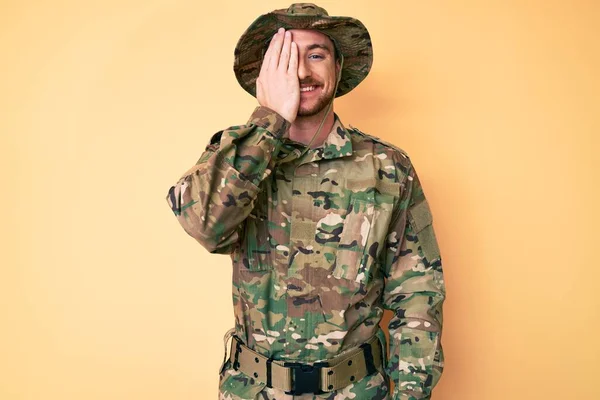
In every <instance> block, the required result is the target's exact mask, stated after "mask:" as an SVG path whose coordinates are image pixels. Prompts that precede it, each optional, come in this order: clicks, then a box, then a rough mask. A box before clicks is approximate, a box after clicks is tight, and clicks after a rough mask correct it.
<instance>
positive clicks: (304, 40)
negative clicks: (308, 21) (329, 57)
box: [289, 29, 334, 50]
mask: <svg viewBox="0 0 600 400" xmlns="http://www.w3.org/2000/svg"><path fill="white" fill-rule="evenodd" d="M289 31H290V32H291V34H292V40H293V41H294V42H296V44H297V45H298V46H299V47H304V46H309V45H311V44H314V43H318V44H324V45H326V46H327V47H329V48H330V49H331V50H333V48H334V46H333V42H332V41H331V39H330V38H329V36H327V35H325V34H324V33H321V32H319V31H315V30H312V29H290V30H289Z"/></svg>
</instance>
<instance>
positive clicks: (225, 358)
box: [219, 328, 235, 374]
mask: <svg viewBox="0 0 600 400" xmlns="http://www.w3.org/2000/svg"><path fill="white" fill-rule="evenodd" d="M234 333H235V328H231V329H230V330H228V331H227V332H226V333H225V336H223V344H224V345H225V351H224V353H223V363H222V364H221V369H220V370H219V373H220V374H222V373H223V370H224V369H225V364H226V363H227V343H228V342H229V339H231V337H232V336H233V334H234Z"/></svg>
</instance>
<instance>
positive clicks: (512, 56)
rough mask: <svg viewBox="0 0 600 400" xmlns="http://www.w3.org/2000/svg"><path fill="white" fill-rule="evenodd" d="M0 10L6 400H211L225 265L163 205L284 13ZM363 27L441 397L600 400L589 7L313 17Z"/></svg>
mask: <svg viewBox="0 0 600 400" xmlns="http://www.w3.org/2000/svg"><path fill="white" fill-rule="evenodd" d="M201 3H202V2H201V1H199V0H194V1H191V0H189V1H173V0H170V1H168V0H143V1H142V0H118V1H117V0H103V1H99V0H98V1H73V0H62V1H59V0H56V1H45V2H44V1H17V0H13V1H1V2H0V51H1V53H0V132H1V143H0V146H1V147H0V148H1V157H0V163H1V172H0V176H1V182H0V183H1V185H2V186H1V187H2V205H1V207H0V213H1V215H0V217H1V218H2V219H1V221H2V223H1V226H2V228H1V229H2V231H1V235H2V237H1V238H0V239H1V240H2V242H1V243H2V251H1V256H0V257H1V258H0V260H1V261H0V262H1V269H0V271H1V276H0V311H1V315H0V317H1V323H2V326H1V330H0V398H1V399H7V400H21V399H27V400H33V399H35V400H37V399H40V400H41V399H44V400H45V399H85V400H95V399H111V400H112V399H127V400H128V399H144V400H152V399H182V400H183V399H213V398H216V393H217V369H218V366H219V364H220V362H221V357H222V335H223V333H224V332H225V331H226V330H227V329H228V328H229V327H230V326H231V325H232V323H233V314H232V310H231V299H230V292H229V288H230V279H231V267H230V265H229V261H228V258H227V257H223V256H217V255H209V254H208V253H207V252H206V251H205V250H204V249H203V248H201V246H200V245H199V244H197V243H196V242H195V241H194V240H193V239H192V238H191V237H189V236H187V234H186V233H185V232H184V231H183V229H182V228H181V227H180V226H179V225H178V223H177V221H176V220H175V218H174V216H173V215H172V213H171V210H170V209H169V208H168V206H167V203H166V201H165V196H166V194H167V191H168V189H169V187H170V186H171V185H172V184H174V183H175V181H176V180H177V179H178V178H179V176H180V175H181V174H182V173H184V172H185V171H186V170H187V169H188V168H189V167H191V166H192V165H193V164H194V163H195V162H196V160H197V159H198V157H199V156H200V154H201V152H202V151H203V149H204V146H205V144H206V143H207V141H208V140H209V138H210V136H211V135H212V134H213V133H214V132H216V131H218V130H220V129H223V128H225V127H227V126H230V125H236V124H243V123H245V122H246V120H247V118H248V116H249V115H250V113H251V111H252V110H253V108H254V106H255V105H256V100H255V99H254V98H252V97H251V96H249V95H247V94H246V93H245V92H244V91H243V90H242V89H241V88H240V87H239V86H238V84H237V82H236V80H235V78H234V75H233V72H232V63H233V49H234V46H235V44H236V42H237V39H238V38H239V36H240V35H241V34H242V32H243V31H244V30H245V29H246V27H247V26H248V25H249V24H250V23H251V22H252V21H253V20H254V18H256V17H257V16H258V15H259V14H261V13H265V12H268V11H270V10H272V9H274V8H284V7H287V6H288V5H289V3H287V2H279V1H278V2H275V1H261V2H258V1H254V2H250V1H243V2H242V1H239V2H234V1H227V0H222V1H216V2H211V4H204V5H203V4H201ZM319 4H320V5H322V6H324V7H325V8H327V9H328V11H329V12H330V13H331V14H332V15H351V16H355V17H357V18H359V19H360V20H361V21H363V23H364V24H365V25H366V26H367V28H368V29H369V31H370V33H371V35H372V38H373V46H374V59H375V61H374V65H373V69H372V70H371V74H370V75H369V77H368V78H367V79H366V80H365V81H364V82H363V84H362V85H361V86H360V87H359V88H357V89H356V90H355V91H354V92H352V93H351V94H349V95H347V96H344V97H342V98H340V99H338V101H336V108H335V110H336V112H337V113H338V114H339V115H340V117H341V118H342V121H343V122H344V123H345V124H346V125H348V124H352V125H353V126H357V127H359V128H360V129H361V130H363V131H365V132H368V133H371V134H374V135H376V136H379V137H382V138H383V139H385V140H388V141H391V142H393V143H395V144H396V145H398V146H400V147H401V148H403V149H404V150H406V151H407V152H408V153H409V155H410V156H411V158H412V159H413V162H414V164H415V166H416V168H417V170H418V171H419V175H420V177H421V180H422V181H423V184H424V187H425V191H426V194H427V196H428V198H429V200H430V204H431V207H432V210H433V214H434V225H435V229H436V233H437V236H438V239H439V242H440V247H441V250H442V253H443V258H444V262H445V263H444V269H445V276H446V285H447V292H448V296H447V300H446V303H445V308H444V311H445V320H444V333H443V345H444V350H445V354H446V369H445V372H444V375H443V377H442V380H441V381H440V384H439V385H438V386H437V388H436V389H435V391H434V396H433V397H434V399H435V400H459V399H460V400H475V399H477V400H481V399H483V400H500V399H502V400H504V399H523V400H525V399H527V400H530V399H558V398H560V399H599V398H600V385H598V384H597V380H598V373H599V372H600V367H598V361H599V359H600V346H599V344H598V334H599V333H598V328H600V312H599V308H600V301H599V297H598V292H599V291H600V288H599V287H598V285H599V278H600V273H599V272H598V270H599V267H600V266H599V263H598V255H597V249H598V244H597V241H598V238H599V235H598V231H597V227H598V223H599V222H600V221H599V220H598V213H597V212H596V209H597V207H598V204H599V200H600V199H599V198H598V197H599V196H598V191H597V188H598V186H599V179H598V178H599V177H598V175H599V174H598V172H599V171H600V166H599V165H598V164H599V163H598V155H597V152H598V134H599V128H600V117H599V113H600V95H599V93H600V51H599V50H600V45H599V43H600V41H599V40H598V39H599V38H600V28H599V27H598V26H599V25H598V21H600V2H598V1H593V0H590V1H543V0H539V1H517V0H513V1H502V0H493V1H492V0H490V1H485V0H472V1H467V0H453V1H386V2H383V1H321V2H320V3H319Z"/></svg>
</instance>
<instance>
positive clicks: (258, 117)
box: [248, 106, 291, 138]
mask: <svg viewBox="0 0 600 400" xmlns="http://www.w3.org/2000/svg"><path fill="white" fill-rule="evenodd" d="M248 124H252V125H256V126H260V127H261V128H264V129H266V130H267V131H269V132H270V133H271V134H272V135H273V136H274V137H276V138H281V137H283V135H285V134H286V133H287V131H288V130H289V129H290V125H291V124H290V122H289V121H288V120H287V119H285V118H283V117H282V116H281V115H280V114H279V113H277V112H276V111H273V110H272V109H270V108H268V107H264V106H258V107H256V108H255V109H254V111H253V112H252V115H251V116H250V119H249V120H248Z"/></svg>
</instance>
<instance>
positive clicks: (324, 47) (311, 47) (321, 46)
mask: <svg viewBox="0 0 600 400" xmlns="http://www.w3.org/2000/svg"><path fill="white" fill-rule="evenodd" d="M314 49H323V50H325V51H326V52H328V53H329V54H331V50H330V49H329V47H327V46H326V45H324V44H321V43H313V44H311V45H309V46H307V47H306V50H314Z"/></svg>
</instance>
